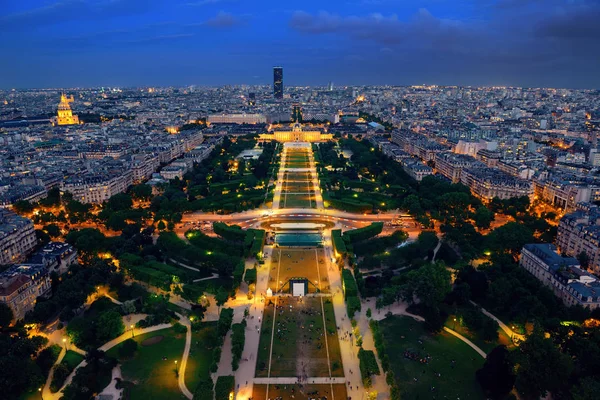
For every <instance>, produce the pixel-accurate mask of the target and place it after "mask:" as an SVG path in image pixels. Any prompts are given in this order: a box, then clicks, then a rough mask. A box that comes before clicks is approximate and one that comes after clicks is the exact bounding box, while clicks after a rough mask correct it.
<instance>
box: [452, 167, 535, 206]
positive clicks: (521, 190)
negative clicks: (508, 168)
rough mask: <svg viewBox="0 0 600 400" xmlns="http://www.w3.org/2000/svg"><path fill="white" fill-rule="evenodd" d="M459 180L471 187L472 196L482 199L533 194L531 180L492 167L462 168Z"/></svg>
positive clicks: (489, 199) (502, 198)
mask: <svg viewBox="0 0 600 400" xmlns="http://www.w3.org/2000/svg"><path fill="white" fill-rule="evenodd" d="M461 182H462V183H463V184H464V185H466V186H468V187H469V188H470V189H471V193H473V195H474V196H477V197H479V198H480V199H482V200H484V201H491V200H492V199H493V198H494V197H498V198H499V199H501V200H504V199H510V198H512V197H522V196H527V197H530V196H531V195H532V194H533V186H532V184H531V182H528V181H524V180H521V179H518V178H515V177H513V176H510V175H508V174H506V173H504V172H502V171H499V170H497V169H493V168H486V167H484V168H466V169H463V170H462V172H461Z"/></svg>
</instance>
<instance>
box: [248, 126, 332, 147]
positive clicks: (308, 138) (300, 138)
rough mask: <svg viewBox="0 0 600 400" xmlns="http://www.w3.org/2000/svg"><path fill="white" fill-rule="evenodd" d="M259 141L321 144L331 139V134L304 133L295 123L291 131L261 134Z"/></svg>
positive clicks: (317, 131) (315, 131) (319, 132)
mask: <svg viewBox="0 0 600 400" xmlns="http://www.w3.org/2000/svg"><path fill="white" fill-rule="evenodd" d="M259 138H260V140H276V141H278V142H284V143H285V142H322V141H325V140H331V139H333V135H332V134H331V133H324V132H321V131H319V130H314V131H305V130H303V129H302V125H301V124H299V123H295V124H293V125H292V129H291V130H275V131H273V132H272V133H263V134H261V135H260V136H259Z"/></svg>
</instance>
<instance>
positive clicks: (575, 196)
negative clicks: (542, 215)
mask: <svg viewBox="0 0 600 400" xmlns="http://www.w3.org/2000/svg"><path fill="white" fill-rule="evenodd" d="M533 185H534V194H535V196H537V198H538V199H539V200H541V201H543V202H545V203H548V204H550V205H552V206H554V207H556V208H560V209H562V210H564V211H565V212H571V211H574V210H576V209H577V204H579V203H588V202H593V201H597V200H600V184H595V183H592V182H583V181H579V180H576V179H570V178H569V177H566V178H565V179H563V178H561V177H555V178H553V179H546V180H539V179H535V180H534V182H533Z"/></svg>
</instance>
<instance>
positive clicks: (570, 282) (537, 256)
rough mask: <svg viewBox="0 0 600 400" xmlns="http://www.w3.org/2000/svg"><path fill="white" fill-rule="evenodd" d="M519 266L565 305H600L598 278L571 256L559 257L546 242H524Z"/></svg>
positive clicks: (554, 249)
mask: <svg viewBox="0 0 600 400" xmlns="http://www.w3.org/2000/svg"><path fill="white" fill-rule="evenodd" d="M519 265H520V266H521V267H522V268H524V269H525V270H527V271H528V272H529V273H530V274H532V275H533V276H535V277H536V278H537V279H538V280H539V281H540V282H541V283H543V284H544V285H545V286H547V287H548V288H550V289H551V290H552V291H553V292H554V294H555V295H556V296H557V297H559V298H560V299H561V300H562V301H563V303H564V304H565V305H566V306H567V307H572V306H577V305H579V306H582V307H584V308H589V309H595V308H598V307H599V306H600V281H599V280H598V278H596V277H595V276H594V275H592V274H590V273H589V272H587V271H584V270H582V269H581V268H580V266H579V261H577V259H576V258H573V257H561V256H560V255H559V254H558V252H557V249H556V246H554V245H552V244H549V243H538V244H526V245H525V246H524V247H523V250H522V251H521V258H520V260H519Z"/></svg>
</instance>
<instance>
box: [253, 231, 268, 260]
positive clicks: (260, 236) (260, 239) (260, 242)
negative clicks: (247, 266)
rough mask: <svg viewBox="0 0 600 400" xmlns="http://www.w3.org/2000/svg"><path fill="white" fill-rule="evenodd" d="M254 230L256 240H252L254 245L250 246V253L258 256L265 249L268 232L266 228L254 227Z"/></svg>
mask: <svg viewBox="0 0 600 400" xmlns="http://www.w3.org/2000/svg"><path fill="white" fill-rule="evenodd" d="M249 231H250V229H249ZM252 231H253V232H254V241H253V242H252V247H251V248H250V254H251V255H253V256H258V254H259V253H262V251H263V246H264V244H265V238H266V237H267V233H266V232H265V230H264V229H252Z"/></svg>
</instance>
